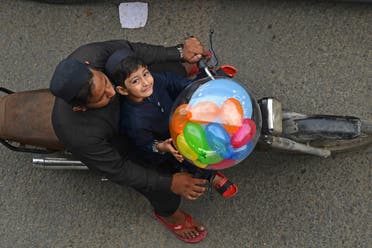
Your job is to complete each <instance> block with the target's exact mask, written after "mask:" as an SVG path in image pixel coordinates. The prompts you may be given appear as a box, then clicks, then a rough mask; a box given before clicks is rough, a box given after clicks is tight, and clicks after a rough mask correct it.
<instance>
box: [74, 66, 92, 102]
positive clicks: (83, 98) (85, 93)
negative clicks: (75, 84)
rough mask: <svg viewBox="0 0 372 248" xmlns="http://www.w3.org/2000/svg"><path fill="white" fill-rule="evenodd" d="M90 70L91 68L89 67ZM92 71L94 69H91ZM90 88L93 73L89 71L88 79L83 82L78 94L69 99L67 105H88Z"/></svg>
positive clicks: (90, 94)
mask: <svg viewBox="0 0 372 248" xmlns="http://www.w3.org/2000/svg"><path fill="white" fill-rule="evenodd" d="M89 69H90V70H92V69H93V68H91V67H89ZM93 70H94V69H93ZM92 86H93V73H92V71H90V78H89V79H88V80H86V81H85V82H84V85H83V86H82V87H81V89H80V91H79V93H78V94H77V95H76V96H75V97H74V98H72V99H71V101H70V102H69V104H70V105H71V106H73V107H76V106H86V105H87V104H88V99H89V97H91V96H92Z"/></svg>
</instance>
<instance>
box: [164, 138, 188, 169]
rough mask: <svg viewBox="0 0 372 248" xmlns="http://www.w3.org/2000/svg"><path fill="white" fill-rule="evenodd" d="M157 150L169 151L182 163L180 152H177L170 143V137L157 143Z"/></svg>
mask: <svg viewBox="0 0 372 248" xmlns="http://www.w3.org/2000/svg"><path fill="white" fill-rule="evenodd" d="M158 149H159V151H162V152H170V153H172V155H173V156H174V157H175V158H176V159H177V161H178V162H180V163H182V162H183V160H184V158H183V156H182V155H181V153H179V152H178V150H177V149H176V148H174V147H173V145H172V138H170V139H167V140H164V141H163V142H162V143H161V144H159V148H158Z"/></svg>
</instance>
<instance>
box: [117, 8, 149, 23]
mask: <svg viewBox="0 0 372 248" xmlns="http://www.w3.org/2000/svg"><path fill="white" fill-rule="evenodd" d="M147 16H148V5H147V3H142V2H130V3H121V4H120V5H119V17H120V24H121V27H122V28H142V27H144V26H145V24H146V22H147Z"/></svg>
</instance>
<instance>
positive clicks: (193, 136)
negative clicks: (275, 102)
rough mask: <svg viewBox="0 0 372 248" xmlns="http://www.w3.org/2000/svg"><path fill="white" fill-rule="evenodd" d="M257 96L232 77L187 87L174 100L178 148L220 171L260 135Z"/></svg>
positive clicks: (173, 130) (236, 160)
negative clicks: (254, 115)
mask: <svg viewBox="0 0 372 248" xmlns="http://www.w3.org/2000/svg"><path fill="white" fill-rule="evenodd" d="M253 101H254V99H252V98H251V97H250V95H249V94H248V92H247V91H246V89H245V88H244V87H242V86H241V85H240V84H239V83H237V82H236V81H234V80H232V79H227V78H221V79H215V80H210V81H208V82H206V83H203V84H199V85H197V86H195V85H194V86H192V85H190V87H187V88H186V89H185V90H184V92H182V93H181V94H180V96H179V97H178V98H177V100H176V101H175V104H174V106H173V109H172V113H171V116H170V125H169V126H170V127H169V129H170V133H171V137H172V139H173V142H174V144H175V145H176V147H177V149H178V151H179V152H180V153H181V154H182V155H183V156H184V157H185V158H186V159H187V160H189V161H190V162H191V163H193V164H194V165H196V166H198V167H200V168H205V169H212V170H221V169H226V168H229V167H231V166H233V165H236V164H237V163H239V162H240V161H242V160H243V159H244V158H246V157H247V156H248V155H249V154H250V153H251V152H252V150H253V148H254V145H255V143H256V141H257V136H258V135H259V134H258V132H257V131H256V130H257V126H256V123H255V121H254V120H252V115H253V111H254V104H255V102H253Z"/></svg>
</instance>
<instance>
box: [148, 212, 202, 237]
mask: <svg viewBox="0 0 372 248" xmlns="http://www.w3.org/2000/svg"><path fill="white" fill-rule="evenodd" d="M155 217H156V218H157V219H158V220H159V221H160V222H161V223H163V224H164V225H165V226H166V227H167V228H168V229H169V230H171V231H172V232H173V233H174V234H175V235H176V236H177V237H178V238H179V239H181V240H183V241H185V242H188V243H196V242H199V241H201V240H203V239H204V238H205V236H206V234H207V232H206V229H205V227H204V226H203V225H202V224H200V223H199V222H198V221H195V220H193V219H192V218H191V216H190V215H189V214H188V213H186V212H183V211H181V210H179V209H178V210H177V211H176V212H175V213H174V214H173V215H171V216H169V217H161V216H159V215H157V214H156V213H155Z"/></svg>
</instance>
